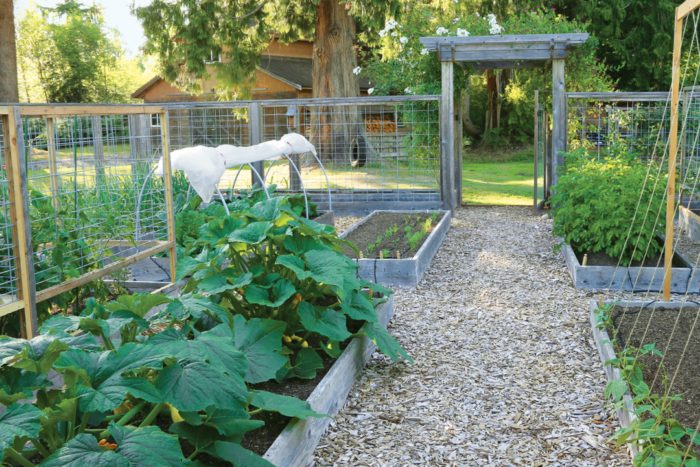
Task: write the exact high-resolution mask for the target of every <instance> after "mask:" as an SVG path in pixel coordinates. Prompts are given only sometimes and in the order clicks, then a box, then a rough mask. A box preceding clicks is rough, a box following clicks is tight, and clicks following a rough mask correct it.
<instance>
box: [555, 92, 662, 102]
mask: <svg viewBox="0 0 700 467" xmlns="http://www.w3.org/2000/svg"><path fill="white" fill-rule="evenodd" d="M566 97H567V99H591V100H594V99H601V100H609V101H612V102H615V101H617V102H624V101H627V102H642V101H667V100H669V99H670V98H671V94H670V93H668V92H567V93H566Z"/></svg>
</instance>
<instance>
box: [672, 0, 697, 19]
mask: <svg viewBox="0 0 700 467" xmlns="http://www.w3.org/2000/svg"><path fill="white" fill-rule="evenodd" d="M699 6H700V0H687V1H686V2H685V3H683V4H682V5H680V6H679V7H678V8H676V21H679V20H682V19H683V18H685V17H686V16H688V15H689V14H690V12H692V11H693V10H695V9H696V8H697V7H699Z"/></svg>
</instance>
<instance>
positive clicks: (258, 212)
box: [247, 197, 284, 222]
mask: <svg viewBox="0 0 700 467" xmlns="http://www.w3.org/2000/svg"><path fill="white" fill-rule="evenodd" d="M282 201H284V198H280V197H275V198H270V199H269V200H268V199H266V200H265V201H260V202H258V203H255V205H254V206H253V207H252V208H250V209H249V210H248V212H247V214H248V215H249V216H253V217H255V218H257V219H260V220H263V221H268V222H275V221H276V220H277V219H279V217H280V215H281V214H282V212H281V211H280V204H281V203H282Z"/></svg>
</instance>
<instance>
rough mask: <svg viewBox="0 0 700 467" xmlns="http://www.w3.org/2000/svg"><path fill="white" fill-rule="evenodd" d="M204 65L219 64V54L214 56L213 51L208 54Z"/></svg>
mask: <svg viewBox="0 0 700 467" xmlns="http://www.w3.org/2000/svg"><path fill="white" fill-rule="evenodd" d="M205 61H206V63H219V62H221V54H218V55H217V54H215V53H214V52H213V51H211V52H209V56H208V57H207V59H206V60H205Z"/></svg>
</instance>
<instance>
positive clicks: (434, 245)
mask: <svg viewBox="0 0 700 467" xmlns="http://www.w3.org/2000/svg"><path fill="white" fill-rule="evenodd" d="M382 212H391V213H402V214H415V213H416V212H417V211H386V210H384V211H374V212H372V214H370V215H369V216H367V217H366V218H364V219H362V220H361V221H360V222H358V223H357V224H355V225H353V226H352V227H351V228H349V229H348V230H346V231H345V232H343V234H342V235H340V238H347V237H348V236H349V235H350V234H351V233H352V232H354V231H355V230H357V228H358V227H360V226H361V225H362V224H364V223H365V222H367V221H369V219H371V218H372V217H373V216H375V215H377V214H379V213H382ZM441 212H444V213H445V215H444V216H443V217H442V219H440V222H438V224H437V226H436V227H435V229H433V231H432V232H431V233H430V235H428V238H427V239H426V240H425V242H424V243H423V245H421V247H420V249H419V250H418V252H416V254H415V255H414V256H413V257H412V258H402V259H373V258H372V259H367V258H365V259H357V260H355V262H357V265H358V266H359V268H358V270H357V273H358V275H359V276H360V277H363V278H365V279H367V280H370V281H372V282H376V283H378V284H382V285H385V286H389V287H395V286H401V287H417V286H418V284H419V283H420V280H421V279H422V278H423V274H425V271H426V270H427V269H428V267H429V266H430V262H431V261H432V259H433V257H434V256H435V254H436V253H437V250H438V249H439V248H440V245H442V242H443V240H444V239H445V236H446V235H447V231H448V230H449V229H450V225H451V221H452V216H451V212H450V211H441Z"/></svg>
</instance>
